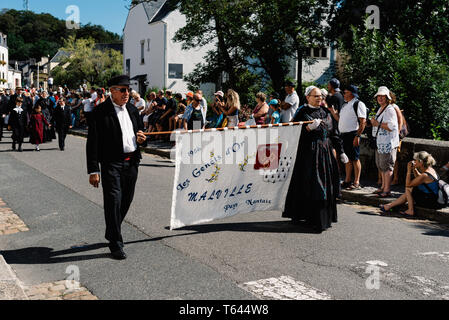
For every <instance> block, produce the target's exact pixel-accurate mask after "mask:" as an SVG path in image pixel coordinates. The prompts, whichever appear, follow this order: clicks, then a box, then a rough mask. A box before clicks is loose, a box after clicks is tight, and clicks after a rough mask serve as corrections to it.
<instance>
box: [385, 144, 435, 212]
mask: <svg viewBox="0 0 449 320" xmlns="http://www.w3.org/2000/svg"><path fill="white" fill-rule="evenodd" d="M435 163H436V162H435V159H434V158H433V157H432V155H430V154H429V153H427V152H425V151H421V152H417V153H415V154H414V155H413V160H412V161H410V162H409V163H408V165H407V176H406V179H405V188H406V189H405V194H403V195H402V196H401V197H399V198H398V199H397V200H396V201H393V202H392V203H389V204H385V205H380V209H381V210H382V212H388V211H390V210H391V209H392V208H394V207H397V206H399V205H402V204H405V203H407V205H408V210H407V211H403V212H400V213H401V214H403V215H408V216H413V215H414V214H415V207H414V205H415V204H416V205H417V206H419V207H424V208H429V209H437V208H438V207H439V204H438V202H437V199H438V190H439V186H438V179H439V177H438V174H437V173H436V171H435V170H434V169H433V166H434V165H435ZM412 175H413V176H414V178H412Z"/></svg>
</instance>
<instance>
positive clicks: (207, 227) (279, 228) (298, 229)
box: [176, 220, 316, 234]
mask: <svg viewBox="0 0 449 320" xmlns="http://www.w3.org/2000/svg"><path fill="white" fill-rule="evenodd" d="M176 230H191V231H197V232H198V233H210V232H221V231H236V232H270V233H306V234H307V233H310V234H314V233H316V232H315V231H314V230H313V229H312V228H311V227H309V226H308V225H307V224H306V223H301V224H292V223H291V222H290V221H287V220H286V221H264V222H237V223H220V224H201V225H195V226H187V227H183V228H180V229H176Z"/></svg>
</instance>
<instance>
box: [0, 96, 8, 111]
mask: <svg viewBox="0 0 449 320" xmlns="http://www.w3.org/2000/svg"><path fill="white" fill-rule="evenodd" d="M8 105H9V98H8V97H7V96H5V95H4V94H3V95H1V96H0V116H1V115H2V114H8V113H9V109H8V108H9V107H8Z"/></svg>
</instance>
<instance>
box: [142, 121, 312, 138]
mask: <svg viewBox="0 0 449 320" xmlns="http://www.w3.org/2000/svg"><path fill="white" fill-rule="evenodd" d="M310 123H313V121H301V122H287V123H279V124H259V125H252V126H238V127H226V128H210V129H196V130H182V131H179V132H180V133H182V134H184V133H196V132H209V131H225V130H236V129H237V130H242V129H253V128H276V127H288V126H298V125H303V124H310ZM174 132H177V131H161V132H145V133H144V134H145V135H146V136H154V135H166V134H172V133H174Z"/></svg>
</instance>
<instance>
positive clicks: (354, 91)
mask: <svg viewBox="0 0 449 320" xmlns="http://www.w3.org/2000/svg"><path fill="white" fill-rule="evenodd" d="M346 90H348V91H350V92H351V93H352V95H353V96H354V97H355V98H359V88H357V87H356V86H355V85H353V84H351V85H350V86H349V87H347V88H346Z"/></svg>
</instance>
